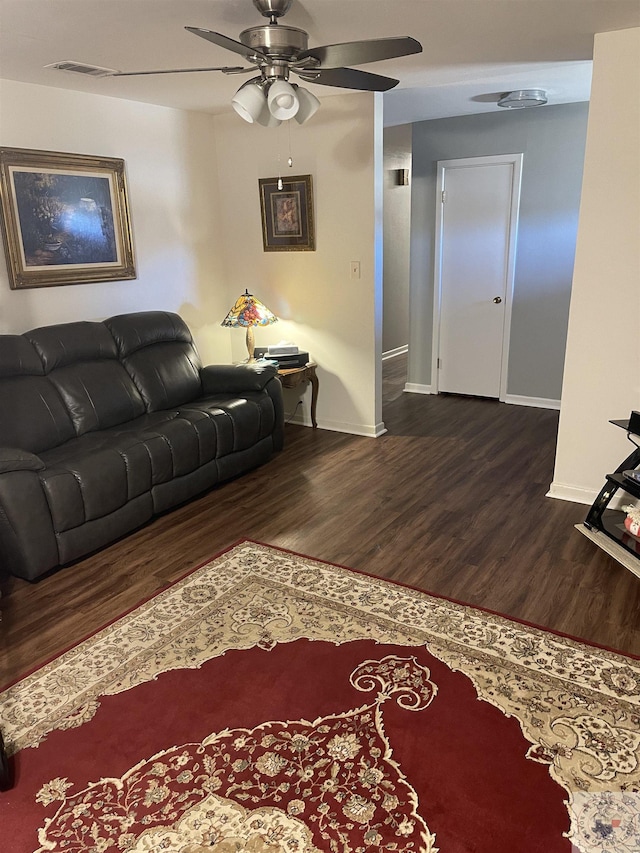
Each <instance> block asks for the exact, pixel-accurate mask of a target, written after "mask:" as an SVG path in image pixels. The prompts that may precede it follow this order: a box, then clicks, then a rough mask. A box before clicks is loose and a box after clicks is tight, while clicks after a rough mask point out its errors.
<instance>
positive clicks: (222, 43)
mask: <svg viewBox="0 0 640 853" xmlns="http://www.w3.org/2000/svg"><path fill="white" fill-rule="evenodd" d="M185 30H188V31H189V32H190V33H193V34H194V36H200V38H203V39H206V40H207V41H210V42H213V44H217V45H218V47H224V48H225V49H226V50H232V51H233V52H234V53H239V54H240V56H244V58H245V59H249V60H250V59H251V58H252V57H254V56H257V57H259V58H260V59H264V60H265V61H266V60H267V59H268V57H267V55H266V54H265V53H263V52H262V51H261V50H256V48H254V47H247V45H246V44H242V42H240V41H235V40H234V39H230V38H229V37H228V36H223V35H222V33H214V32H213V30H204V29H202V27H185Z"/></svg>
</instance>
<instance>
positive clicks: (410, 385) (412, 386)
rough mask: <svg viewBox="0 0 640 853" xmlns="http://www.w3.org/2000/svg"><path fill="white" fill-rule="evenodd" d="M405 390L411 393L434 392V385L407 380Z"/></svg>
mask: <svg viewBox="0 0 640 853" xmlns="http://www.w3.org/2000/svg"><path fill="white" fill-rule="evenodd" d="M404 390H405V391H407V392H408V393H409V394H433V386H432V385H418V384H417V383H415V382H407V383H406V385H405V386H404Z"/></svg>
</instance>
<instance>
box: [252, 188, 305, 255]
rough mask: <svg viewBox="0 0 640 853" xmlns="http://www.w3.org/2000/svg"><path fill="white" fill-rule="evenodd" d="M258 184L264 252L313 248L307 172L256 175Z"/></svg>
mask: <svg viewBox="0 0 640 853" xmlns="http://www.w3.org/2000/svg"><path fill="white" fill-rule="evenodd" d="M258 184H259V187H260V207H261V210H262V241H263V244H264V250H265V252H314V251H315V248H316V243H315V232H314V227H313V186H312V181H311V175H297V176H296V177H292V178H287V179H285V178H260V179H259V181H258Z"/></svg>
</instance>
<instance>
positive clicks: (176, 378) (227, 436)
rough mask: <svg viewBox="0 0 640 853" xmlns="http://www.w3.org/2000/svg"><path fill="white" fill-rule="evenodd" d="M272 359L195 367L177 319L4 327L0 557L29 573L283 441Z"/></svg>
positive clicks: (262, 458) (0, 346)
mask: <svg viewBox="0 0 640 853" xmlns="http://www.w3.org/2000/svg"><path fill="white" fill-rule="evenodd" d="M283 434H284V415H283V405H282V388H281V385H280V382H279V380H278V378H277V375H276V370H275V368H274V367H272V366H271V365H264V366H256V365H209V366H207V367H203V366H202V365H201V363H200V359H199V357H198V353H197V351H196V348H195V346H194V343H193V339H192V337H191V333H190V331H189V329H188V327H187V326H186V324H185V323H184V321H183V320H182V319H181V318H180V317H179V316H178V315H177V314H171V313H167V312H162V311H149V312H142V313H135V314H122V315H119V316H117V317H111V318H110V319H109V320H105V321H104V322H102V323H96V322H79V323H65V324H62V325H56V326H46V327H43V328H39V329H34V330H33V331H30V332H26V333H25V334H23V335H0V565H2V567H3V569H4V570H8V571H10V572H11V573H12V574H14V575H17V576H18V577H22V578H26V579H28V580H35V579H36V578H38V577H39V576H40V575H42V574H44V573H45V572H48V571H49V570H51V569H53V568H55V567H57V566H59V565H63V564H65V563H69V562H72V561H73V560H76V559H77V558H79V557H82V556H84V555H86V554H88V553H90V552H91V551H94V550H96V549H98V548H101V547H102V546H104V545H106V544H107V543H109V542H112V541H113V540H115V539H117V538H119V537H121V536H122V535H124V534H125V533H128V532H129V531H131V530H133V529H135V528H137V527H139V526H140V525H142V524H144V523H145V522H146V521H148V520H149V519H151V518H152V517H153V516H154V515H155V514H157V513H161V512H164V511H165V510H168V509H169V508H171V507H173V506H176V505H177V504H180V503H183V502H184V501H186V500H188V499H189V498H191V497H192V496H194V495H196V494H198V493H201V492H203V491H205V490H207V489H209V488H211V487H212V486H215V485H216V484H217V483H220V482H222V481H223V480H228V479H229V478H231V477H235V476H237V475H239V474H242V473H243V472H245V471H248V470H249V469H251V468H254V467H255V466H257V465H260V464H262V463H263V462H266V461H267V459H269V457H270V456H271V454H272V453H273V452H274V451H277V450H280V449H281V448H282V443H283Z"/></svg>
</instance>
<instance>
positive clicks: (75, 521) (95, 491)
mask: <svg viewBox="0 0 640 853" xmlns="http://www.w3.org/2000/svg"><path fill="white" fill-rule="evenodd" d="M42 460H43V462H44V463H45V465H46V468H45V469H44V470H43V471H41V472H40V473H39V476H40V481H41V483H42V486H43V489H44V492H45V494H46V496H47V500H48V502H49V509H50V512H51V518H52V520H53V528H54V530H55V531H56V533H60V532H61V531H64V530H70V529H71V528H74V527H78V526H79V525H81V524H85V523H86V522H88V521H93V520H94V519H96V518H102V517H103V516H106V515H109V514H110V513H112V512H115V511H116V510H118V509H119V508H120V507H122V506H124V505H125V504H127V503H128V502H129V501H131V500H133V499H134V498H136V497H139V496H140V495H142V494H145V493H147V492H149V491H150V490H151V484H152V477H151V460H150V458H149V454H148V452H147V449H146V447H145V445H144V443H143V442H141V441H139V440H138V439H137V437H135V436H127V435H118V434H117V433H112V432H108V431H105V432H99V433H87V434H86V435H83V436H81V437H80V438H74V439H72V440H71V441H69V442H67V443H66V444H63V445H61V446H60V447H56V448H54V449H53V450H49V451H46V452H45V453H44V454H42Z"/></svg>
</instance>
